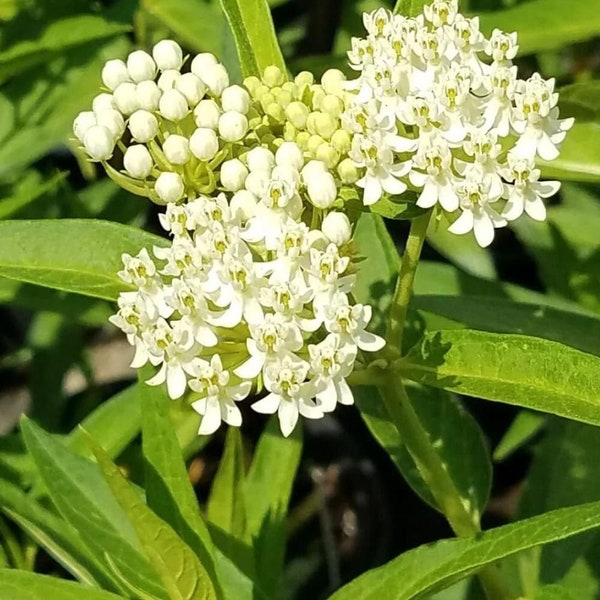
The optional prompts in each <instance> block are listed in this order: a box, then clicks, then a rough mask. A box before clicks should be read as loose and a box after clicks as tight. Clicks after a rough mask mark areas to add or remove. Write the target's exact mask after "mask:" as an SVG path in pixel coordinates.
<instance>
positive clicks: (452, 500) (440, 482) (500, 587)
mask: <svg viewBox="0 0 600 600" xmlns="http://www.w3.org/2000/svg"><path fill="white" fill-rule="evenodd" d="M396 381H397V384H395V382H394V381H392V380H391V378H390V380H389V381H388V382H387V383H386V384H385V385H382V386H380V388H379V391H380V393H381V395H382V398H383V402H384V404H385V407H386V409H387V411H388V413H389V414H390V416H391V417H392V420H393V421H394V425H395V426H396V429H397V430H398V433H399V434H400V438H401V439H402V441H403V442H404V444H405V445H406V448H407V450H408V451H409V453H410V455H411V456H412V458H413V460H414V461H415V464H416V466H417V469H418V470H419V473H420V475H421V477H422V478H423V481H424V482H425V483H426V484H427V487H428V488H429V490H430V492H431V493H432V495H433V497H434V498H435V501H436V503H437V505H438V506H439V508H440V510H441V511H442V512H443V513H444V515H445V517H446V519H447V520H448V523H449V524H450V527H452V530H453V531H454V533H455V534H456V535H457V536H458V537H470V536H474V535H476V534H478V533H479V532H480V531H481V528H480V526H479V523H478V522H477V521H476V520H474V519H473V518H472V516H471V514H470V513H469V511H468V510H467V508H466V507H465V505H464V504H463V501H462V498H461V496H460V493H459V492H458V490H457V489H456V487H455V485H454V482H453V481H452V479H451V478H450V476H449V475H448V472H447V471H446V468H445V466H444V464H443V462H442V461H441V460H440V456H439V454H438V453H437V451H436V449H435V448H434V447H433V446H432V444H431V440H430V439H429V436H428V435H427V432H426V431H425V429H424V428H423V425H421V421H420V420H419V417H418V416H417V413H416V412H415V409H414V408H413V406H412V404H411V402H410V399H409V397H408V395H407V394H406V390H405V388H404V384H403V383H402V380H401V379H399V378H398V379H397V380H396ZM478 576H479V580H480V582H481V585H482V587H483V589H484V591H485V595H486V597H487V598H488V600H508V599H510V598H513V595H512V594H511V593H510V592H509V590H508V589H507V587H506V584H505V583H504V581H503V579H502V574H501V572H500V569H499V568H498V566H497V565H489V566H487V567H484V568H483V569H482V570H481V571H480V572H479V573H478Z"/></svg>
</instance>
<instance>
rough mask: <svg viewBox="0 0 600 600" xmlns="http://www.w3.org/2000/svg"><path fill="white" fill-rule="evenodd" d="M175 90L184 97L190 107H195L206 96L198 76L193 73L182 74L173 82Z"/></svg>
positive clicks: (203, 85) (202, 83) (204, 88)
mask: <svg viewBox="0 0 600 600" xmlns="http://www.w3.org/2000/svg"><path fill="white" fill-rule="evenodd" d="M175 89H176V90H179V91H180V92H181V93H182V94H183V95H184V96H185V99H186V100H187V102H188V104H189V105H190V106H196V104H198V102H200V100H202V98H204V94H206V85H205V84H204V82H203V81H202V79H200V77H198V75H194V74H193V73H184V74H183V75H182V76H181V77H180V78H179V79H178V80H177V81H176V82H175Z"/></svg>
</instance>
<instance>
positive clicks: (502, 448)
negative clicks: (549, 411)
mask: <svg viewBox="0 0 600 600" xmlns="http://www.w3.org/2000/svg"><path fill="white" fill-rule="evenodd" d="M545 423H546V416H545V415H542V414H540V413H536V412H533V411H531V410H521V411H519V412H518V414H517V416H516V417H515V418H514V421H513V422H512V423H511V424H510V427H509V428H508V430H507V431H506V433H505V434H504V435H503V436H502V439H501V440H500V441H499V442H498V445H497V446H496V449H495V450H494V460H495V461H498V462H501V461H503V460H504V459H506V458H508V457H509V456H510V455H511V454H512V453H513V452H514V451H515V450H517V449H519V448H521V446H523V445H524V444H526V443H527V442H528V441H529V440H530V439H531V438H532V437H533V436H534V435H536V434H537V433H538V432H539V431H540V430H541V429H542V428H543V426H544V424H545Z"/></svg>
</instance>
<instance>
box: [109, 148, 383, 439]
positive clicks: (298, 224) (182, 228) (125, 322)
mask: <svg viewBox="0 0 600 600" xmlns="http://www.w3.org/2000/svg"><path fill="white" fill-rule="evenodd" d="M244 167H245V168H246V170H247V172H246V176H245V177H244V178H242V180H243V181H242V185H241V186H240V187H241V189H239V190H238V191H236V192H235V193H229V194H226V193H224V192H221V193H220V194H218V195H217V196H216V197H212V198H211V197H208V196H202V195H200V196H198V197H196V198H194V199H191V200H189V201H187V202H185V203H179V204H178V203H170V204H168V206H167V208H166V212H165V213H164V214H162V215H161V217H160V222H161V224H162V226H163V228H164V229H165V230H166V231H168V232H169V233H170V234H171V235H172V236H173V240H172V245H171V246H170V247H168V248H159V247H156V248H154V251H153V252H154V258H152V257H151V256H150V255H149V253H148V252H147V251H146V250H145V249H144V250H142V251H141V252H140V253H139V255H138V256H136V257H132V256H128V255H125V256H124V258H123V262H124V269H123V270H122V271H121V272H120V273H119V275H120V277H121V279H122V280H123V281H125V282H126V283H128V284H129V285H131V286H133V287H135V288H137V290H136V291H132V292H125V293H123V294H121V296H120V298H119V311H118V313H117V314H116V315H115V316H114V317H112V318H111V320H112V322H113V323H114V324H115V325H117V326H118V327H120V328H121V329H122V330H123V331H124V332H125V333H126V334H127V336H128V339H129V341H130V343H131V344H133V345H134V346H135V349H136V353H135V358H134V360H133V363H132V366H134V367H140V366H142V365H144V364H145V363H146V362H150V363H151V364H152V365H154V366H157V367H160V368H159V370H158V372H157V374H156V375H155V376H154V377H153V378H152V379H150V380H149V381H148V383H149V384H151V385H158V384H162V383H163V382H165V381H166V385H167V390H168V393H169V395H170V397H171V398H179V397H181V396H182V395H183V394H184V393H185V392H186V390H187V388H188V387H189V388H190V389H191V390H193V391H194V392H197V393H199V395H200V397H199V399H198V400H196V401H195V402H194V403H193V405H192V406H193V407H194V409H195V410H197V411H198V412H199V413H200V414H202V415H203V419H202V423H201V426H200V433H212V432H213V431H215V430H216V429H217V428H218V427H219V425H220V423H221V421H225V422H226V423H228V424H230V425H238V426H239V425H240V424H241V413H240V411H239V409H238V408H237V406H236V405H235V402H237V401H239V400H242V399H244V398H246V397H247V396H248V394H249V393H250V391H251V389H252V388H253V387H254V388H255V389H259V388H260V387H261V386H264V388H266V391H267V392H268V393H267V395H266V396H265V397H264V398H262V399H260V400H258V401H257V402H255V403H254V404H252V407H253V408H254V409H255V410H256V411H258V412H261V413H275V412H277V413H278V416H279V420H280V424H281V430H282V432H283V434H284V435H286V436H287V435H289V434H290V432H291V431H292V430H293V428H294V427H295V425H296V422H297V420H298V415H299V414H300V415H303V416H305V417H308V418H318V417H322V416H323V414H324V413H326V412H329V411H332V410H333V409H334V408H335V406H336V404H337V403H338V402H339V403H342V404H351V403H352V402H353V397H352V392H351V391H350V388H349V386H348V384H347V382H346V377H347V376H348V375H349V374H350V373H351V371H352V370H353V368H354V363H355V360H356V358H357V354H358V351H359V349H360V350H365V351H377V350H380V349H381V348H382V347H383V345H384V341H383V339H381V338H379V337H377V336H376V335H374V334H372V333H369V332H367V331H365V327H366V326H367V324H368V323H369V320H370V318H371V308H370V307H369V306H364V305H361V304H353V303H352V302H351V300H350V297H349V292H350V290H351V288H352V285H353V283H354V275H353V274H352V273H351V271H352V269H351V268H350V256H349V255H348V251H349V241H350V238H351V225H350V222H349V220H348V218H347V217H346V216H345V215H344V214H343V213H340V212H335V211H333V212H329V213H328V214H327V215H326V216H325V217H324V219H323V221H322V222H321V224H320V226H319V227H316V226H315V227H313V228H312V229H311V228H309V226H308V225H306V224H305V223H304V222H302V218H301V217H302V215H303V212H305V211H304V209H305V206H304V202H303V198H302V195H303V194H304V193H305V190H306V189H310V187H311V186H313V185H314V186H315V187H317V188H318V189H319V190H322V189H326V188H327V187H328V185H329V183H328V182H329V177H330V174H329V173H328V172H327V171H326V169H325V167H324V166H322V164H321V163H319V162H318V161H314V160H309V161H308V162H306V161H305V159H304V157H303V154H302V151H301V150H300V148H299V147H298V146H297V145H296V144H295V143H293V142H284V143H283V144H281V145H280V147H279V148H278V150H277V151H276V152H275V153H273V152H271V151H270V150H268V149H266V148H263V147H256V148H254V149H252V150H250V151H249V152H248V153H247V155H246V156H245V165H244ZM222 173H223V171H222ZM236 187H237V186H236ZM334 191H335V190H334ZM313 214H316V213H313Z"/></svg>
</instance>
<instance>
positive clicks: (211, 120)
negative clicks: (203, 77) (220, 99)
mask: <svg viewBox="0 0 600 600" xmlns="http://www.w3.org/2000/svg"><path fill="white" fill-rule="evenodd" d="M220 116H221V110H220V109H219V105H218V104H217V103H216V102H215V101H214V100H201V101H200V102H198V104H197V106H196V108H194V123H196V127H202V128H208V129H217V127H218V126H219V117H220Z"/></svg>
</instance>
